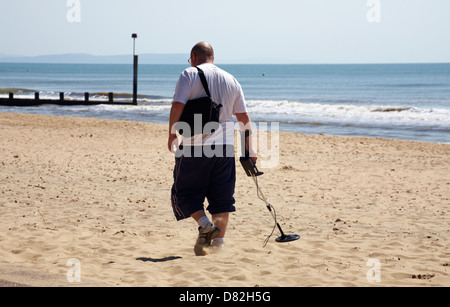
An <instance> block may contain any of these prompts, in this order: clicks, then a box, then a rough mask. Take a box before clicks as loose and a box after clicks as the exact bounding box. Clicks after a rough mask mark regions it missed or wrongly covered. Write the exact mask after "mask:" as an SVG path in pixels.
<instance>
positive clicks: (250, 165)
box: [240, 137, 300, 246]
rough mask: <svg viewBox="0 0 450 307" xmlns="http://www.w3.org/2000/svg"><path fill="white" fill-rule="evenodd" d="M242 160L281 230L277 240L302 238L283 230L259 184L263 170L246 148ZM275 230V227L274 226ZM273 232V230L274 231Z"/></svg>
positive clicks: (284, 240) (279, 241)
mask: <svg viewBox="0 0 450 307" xmlns="http://www.w3.org/2000/svg"><path fill="white" fill-rule="evenodd" d="M246 139H247V138H246V137H245V138H244V142H243V143H245V142H246ZM245 148H247V147H246V146H244V147H243V151H244V150H245ZM240 162H241V164H242V167H243V168H244V170H245V173H246V174H247V176H248V177H252V178H253V181H254V182H255V185H256V188H257V192H258V197H259V198H260V199H261V200H263V201H264V202H265V203H266V206H267V209H268V210H269V212H270V213H271V215H272V217H273V219H274V221H275V225H276V227H278V230H280V233H281V236H280V237H278V238H276V239H275V241H276V242H278V243H287V242H292V241H296V240H298V239H300V236H299V235H295V234H290V235H286V234H284V232H283V229H281V226H280V224H279V223H278V222H277V215H276V211H275V208H274V207H273V206H272V205H271V204H270V203H269V202H268V201H267V199H266V197H265V196H264V193H263V192H262V190H261V188H260V186H259V184H258V179H257V178H258V177H259V176H262V175H264V173H263V172H260V171H259V170H258V168H257V167H256V163H255V162H254V161H253V160H252V158H251V157H250V153H249V152H248V151H247V150H245V154H244V157H241V158H240ZM274 230H275V227H274ZM272 234H273V232H272ZM271 236H272V235H270V236H269V237H268V238H267V240H268V239H269V238H270V237H271ZM267 240H266V242H265V244H264V246H265V245H266V244H267Z"/></svg>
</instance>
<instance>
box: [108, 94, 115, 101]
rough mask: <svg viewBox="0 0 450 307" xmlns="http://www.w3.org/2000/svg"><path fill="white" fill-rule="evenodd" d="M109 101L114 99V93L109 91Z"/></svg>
mask: <svg viewBox="0 0 450 307" xmlns="http://www.w3.org/2000/svg"><path fill="white" fill-rule="evenodd" d="M108 95H109V102H113V101H114V93H109V94H108Z"/></svg>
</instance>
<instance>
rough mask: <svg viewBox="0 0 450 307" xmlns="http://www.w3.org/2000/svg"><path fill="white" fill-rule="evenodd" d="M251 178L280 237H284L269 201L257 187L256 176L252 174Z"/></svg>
mask: <svg viewBox="0 0 450 307" xmlns="http://www.w3.org/2000/svg"><path fill="white" fill-rule="evenodd" d="M252 178H253V181H254V182H255V185H256V188H257V189H258V192H259V195H261V198H262V199H263V200H264V202H265V203H266V206H267V210H269V212H270V214H271V215H272V217H273V220H274V221H275V224H276V225H277V227H278V230H279V231H280V233H281V237H282V238H286V235H285V234H284V232H283V229H281V226H280V224H278V221H277V218H276V216H275V214H274V213H273V210H272V206H271V205H270V204H269V202H268V201H267V199H266V197H265V196H264V193H263V191H262V190H261V188H260V187H259V184H258V181H257V179H256V176H255V175H252Z"/></svg>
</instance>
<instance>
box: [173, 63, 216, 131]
mask: <svg viewBox="0 0 450 307" xmlns="http://www.w3.org/2000/svg"><path fill="white" fill-rule="evenodd" d="M196 68H197V69H198V75H199V76H200V80H201V81H202V84H203V88H204V89H205V92H206V95H207V97H203V98H199V99H194V100H189V101H188V102H187V103H186V106H185V107H184V110H183V113H182V114H181V118H180V120H179V122H178V123H177V124H176V126H175V127H176V130H177V131H178V133H179V134H180V135H182V136H184V137H191V136H193V135H196V134H203V133H207V134H208V133H214V132H215V131H216V130H218V129H219V126H220V123H219V117H220V109H221V108H222V107H223V106H222V105H221V104H217V103H215V102H214V101H213V100H212V98H211V93H210V92H209V88H208V82H207V81H206V78H205V73H204V72H203V70H201V69H200V68H198V67H196ZM207 124H209V125H208V127H207V129H206V130H207V131H204V128H205V126H206V125H207ZM188 127H189V128H190V129H187V128H188ZM189 130H190V131H189Z"/></svg>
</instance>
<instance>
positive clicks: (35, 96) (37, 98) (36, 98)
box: [34, 92, 39, 100]
mask: <svg viewBox="0 0 450 307" xmlns="http://www.w3.org/2000/svg"><path fill="white" fill-rule="evenodd" d="M34 100H39V93H38V92H35V93H34Z"/></svg>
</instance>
